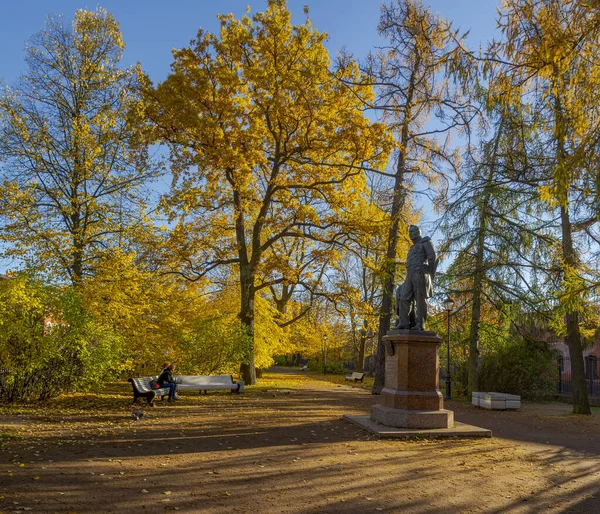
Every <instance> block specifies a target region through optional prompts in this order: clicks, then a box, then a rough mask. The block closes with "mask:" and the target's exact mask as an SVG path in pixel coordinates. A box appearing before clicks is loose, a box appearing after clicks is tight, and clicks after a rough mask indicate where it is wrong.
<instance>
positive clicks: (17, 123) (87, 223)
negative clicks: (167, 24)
mask: <svg viewBox="0 0 600 514" xmlns="http://www.w3.org/2000/svg"><path fill="white" fill-rule="evenodd" d="M123 49H124V43H123V40H122V37H121V33H120V31H119V25H118V23H117V22H116V21H115V20H114V18H113V17H112V15H110V14H109V13H108V12H107V11H105V10H103V9H98V10H96V11H85V10H79V11H77V12H76V13H75V18H74V20H73V24H72V27H68V26H67V25H65V23H64V21H63V19H62V18H60V17H56V18H50V19H48V21H47V23H46V27H45V29H44V30H42V31H41V32H40V33H38V34H37V35H35V36H34V37H33V38H32V39H31V42H30V44H29V45H28V46H27V47H26V57H25V60H26V63H27V66H28V70H27V72H26V74H25V75H23V76H22V77H21V79H20V80H19V82H18V83H17V84H16V85H15V86H14V87H13V88H7V89H5V91H4V93H3V94H2V96H1V98H0V161H1V162H2V164H3V167H2V175H3V181H2V183H1V184H0V216H1V218H2V221H3V223H4V230H3V232H2V241H3V242H4V243H5V246H4V249H5V250H4V253H5V255H9V256H16V257H19V258H21V259H23V260H24V261H25V262H26V263H27V264H28V265H29V266H32V267H34V268H36V269H40V270H43V271H45V272H47V273H48V274H52V275H53V276H54V277H57V276H58V277H59V278H60V279H64V278H68V279H70V280H71V282H72V283H73V284H79V283H81V282H82V280H83V279H84V277H85V276H86V275H88V274H89V273H90V272H91V271H92V270H93V268H94V263H95V261H96V260H97V257H98V255H99V254H100V253H102V252H103V251H105V250H106V249H109V248H111V247H114V246H115V245H118V243H119V240H121V241H122V240H123V238H124V235H125V234H126V231H127V228H128V227H130V226H131V225H132V224H135V223H136V222H137V221H138V220H139V213H140V208H141V205H142V200H143V199H142V198H141V194H140V187H141V186H142V185H143V184H144V182H145V181H146V180H147V179H148V178H149V177H151V176H152V174H153V173H154V170H153V168H152V166H151V164H150V161H149V159H148V153H147V146H146V144H145V138H144V137H143V123H141V121H140V117H139V114H140V112H141V104H140V98H139V95H138V94H137V93H136V92H135V91H136V86H137V84H138V81H139V78H140V70H139V67H137V66H133V67H131V68H127V69H122V68H121V67H120V66H119V63H120V61H121V58H122V55H123Z"/></svg>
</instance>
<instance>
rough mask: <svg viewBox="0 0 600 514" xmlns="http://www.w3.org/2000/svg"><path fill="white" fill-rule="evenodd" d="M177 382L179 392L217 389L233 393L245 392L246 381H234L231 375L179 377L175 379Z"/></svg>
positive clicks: (205, 391)
mask: <svg viewBox="0 0 600 514" xmlns="http://www.w3.org/2000/svg"><path fill="white" fill-rule="evenodd" d="M175 379H176V380H177V384H178V385H177V389H178V390H179V391H190V390H191V391H196V390H198V391H200V394H202V391H204V393H205V394H207V391H213V390H216V389H229V390H230V391H231V392H232V393H243V392H244V381H243V380H238V381H237V382H236V381H235V380H233V377H232V376H231V375H216V376H194V375H179V376H177V377H175Z"/></svg>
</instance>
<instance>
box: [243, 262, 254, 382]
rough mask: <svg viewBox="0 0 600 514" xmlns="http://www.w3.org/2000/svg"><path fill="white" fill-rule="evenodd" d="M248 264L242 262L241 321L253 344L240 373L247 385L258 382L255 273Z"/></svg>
mask: <svg viewBox="0 0 600 514" xmlns="http://www.w3.org/2000/svg"><path fill="white" fill-rule="evenodd" d="M249 268H250V266H249V265H248V264H246V265H242V264H240V289H241V298H240V321H241V322H242V325H243V327H244V329H245V330H246V335H247V336H248V337H249V338H250V341H251V344H250V348H249V349H248V360H247V362H242V364H241V366H240V373H241V375H242V380H243V381H244V383H245V384H247V385H254V384H256V369H255V367H254V273H252V272H251V271H250V269H249Z"/></svg>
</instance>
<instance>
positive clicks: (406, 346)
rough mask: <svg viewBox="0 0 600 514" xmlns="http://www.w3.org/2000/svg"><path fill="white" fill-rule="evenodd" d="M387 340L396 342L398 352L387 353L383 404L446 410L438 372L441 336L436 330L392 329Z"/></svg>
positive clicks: (391, 342) (385, 339)
mask: <svg viewBox="0 0 600 514" xmlns="http://www.w3.org/2000/svg"><path fill="white" fill-rule="evenodd" d="M383 340H384V342H385V343H387V344H388V345H389V344H391V345H393V348H394V354H393V355H390V354H389V353H386V356H385V384H384V388H383V389H382V391H381V397H380V398H381V399H380V403H381V405H383V406H385V407H389V408H392V409H402V410H416V411H439V410H442V409H443V408H444V399H443V397H442V393H441V392H440V390H439V373H438V370H439V357H438V347H439V345H440V343H441V341H442V340H441V338H440V337H439V336H438V335H437V334H436V333H435V332H426V331H414V330H391V331H390V332H388V333H387V335H385V336H384V338H383Z"/></svg>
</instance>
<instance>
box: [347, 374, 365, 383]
mask: <svg viewBox="0 0 600 514" xmlns="http://www.w3.org/2000/svg"><path fill="white" fill-rule="evenodd" d="M344 378H345V379H346V380H352V381H353V382H362V381H363V378H365V374H364V373H358V372H356V371H355V372H353V373H352V374H350V375H346V376H345V377H344Z"/></svg>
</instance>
